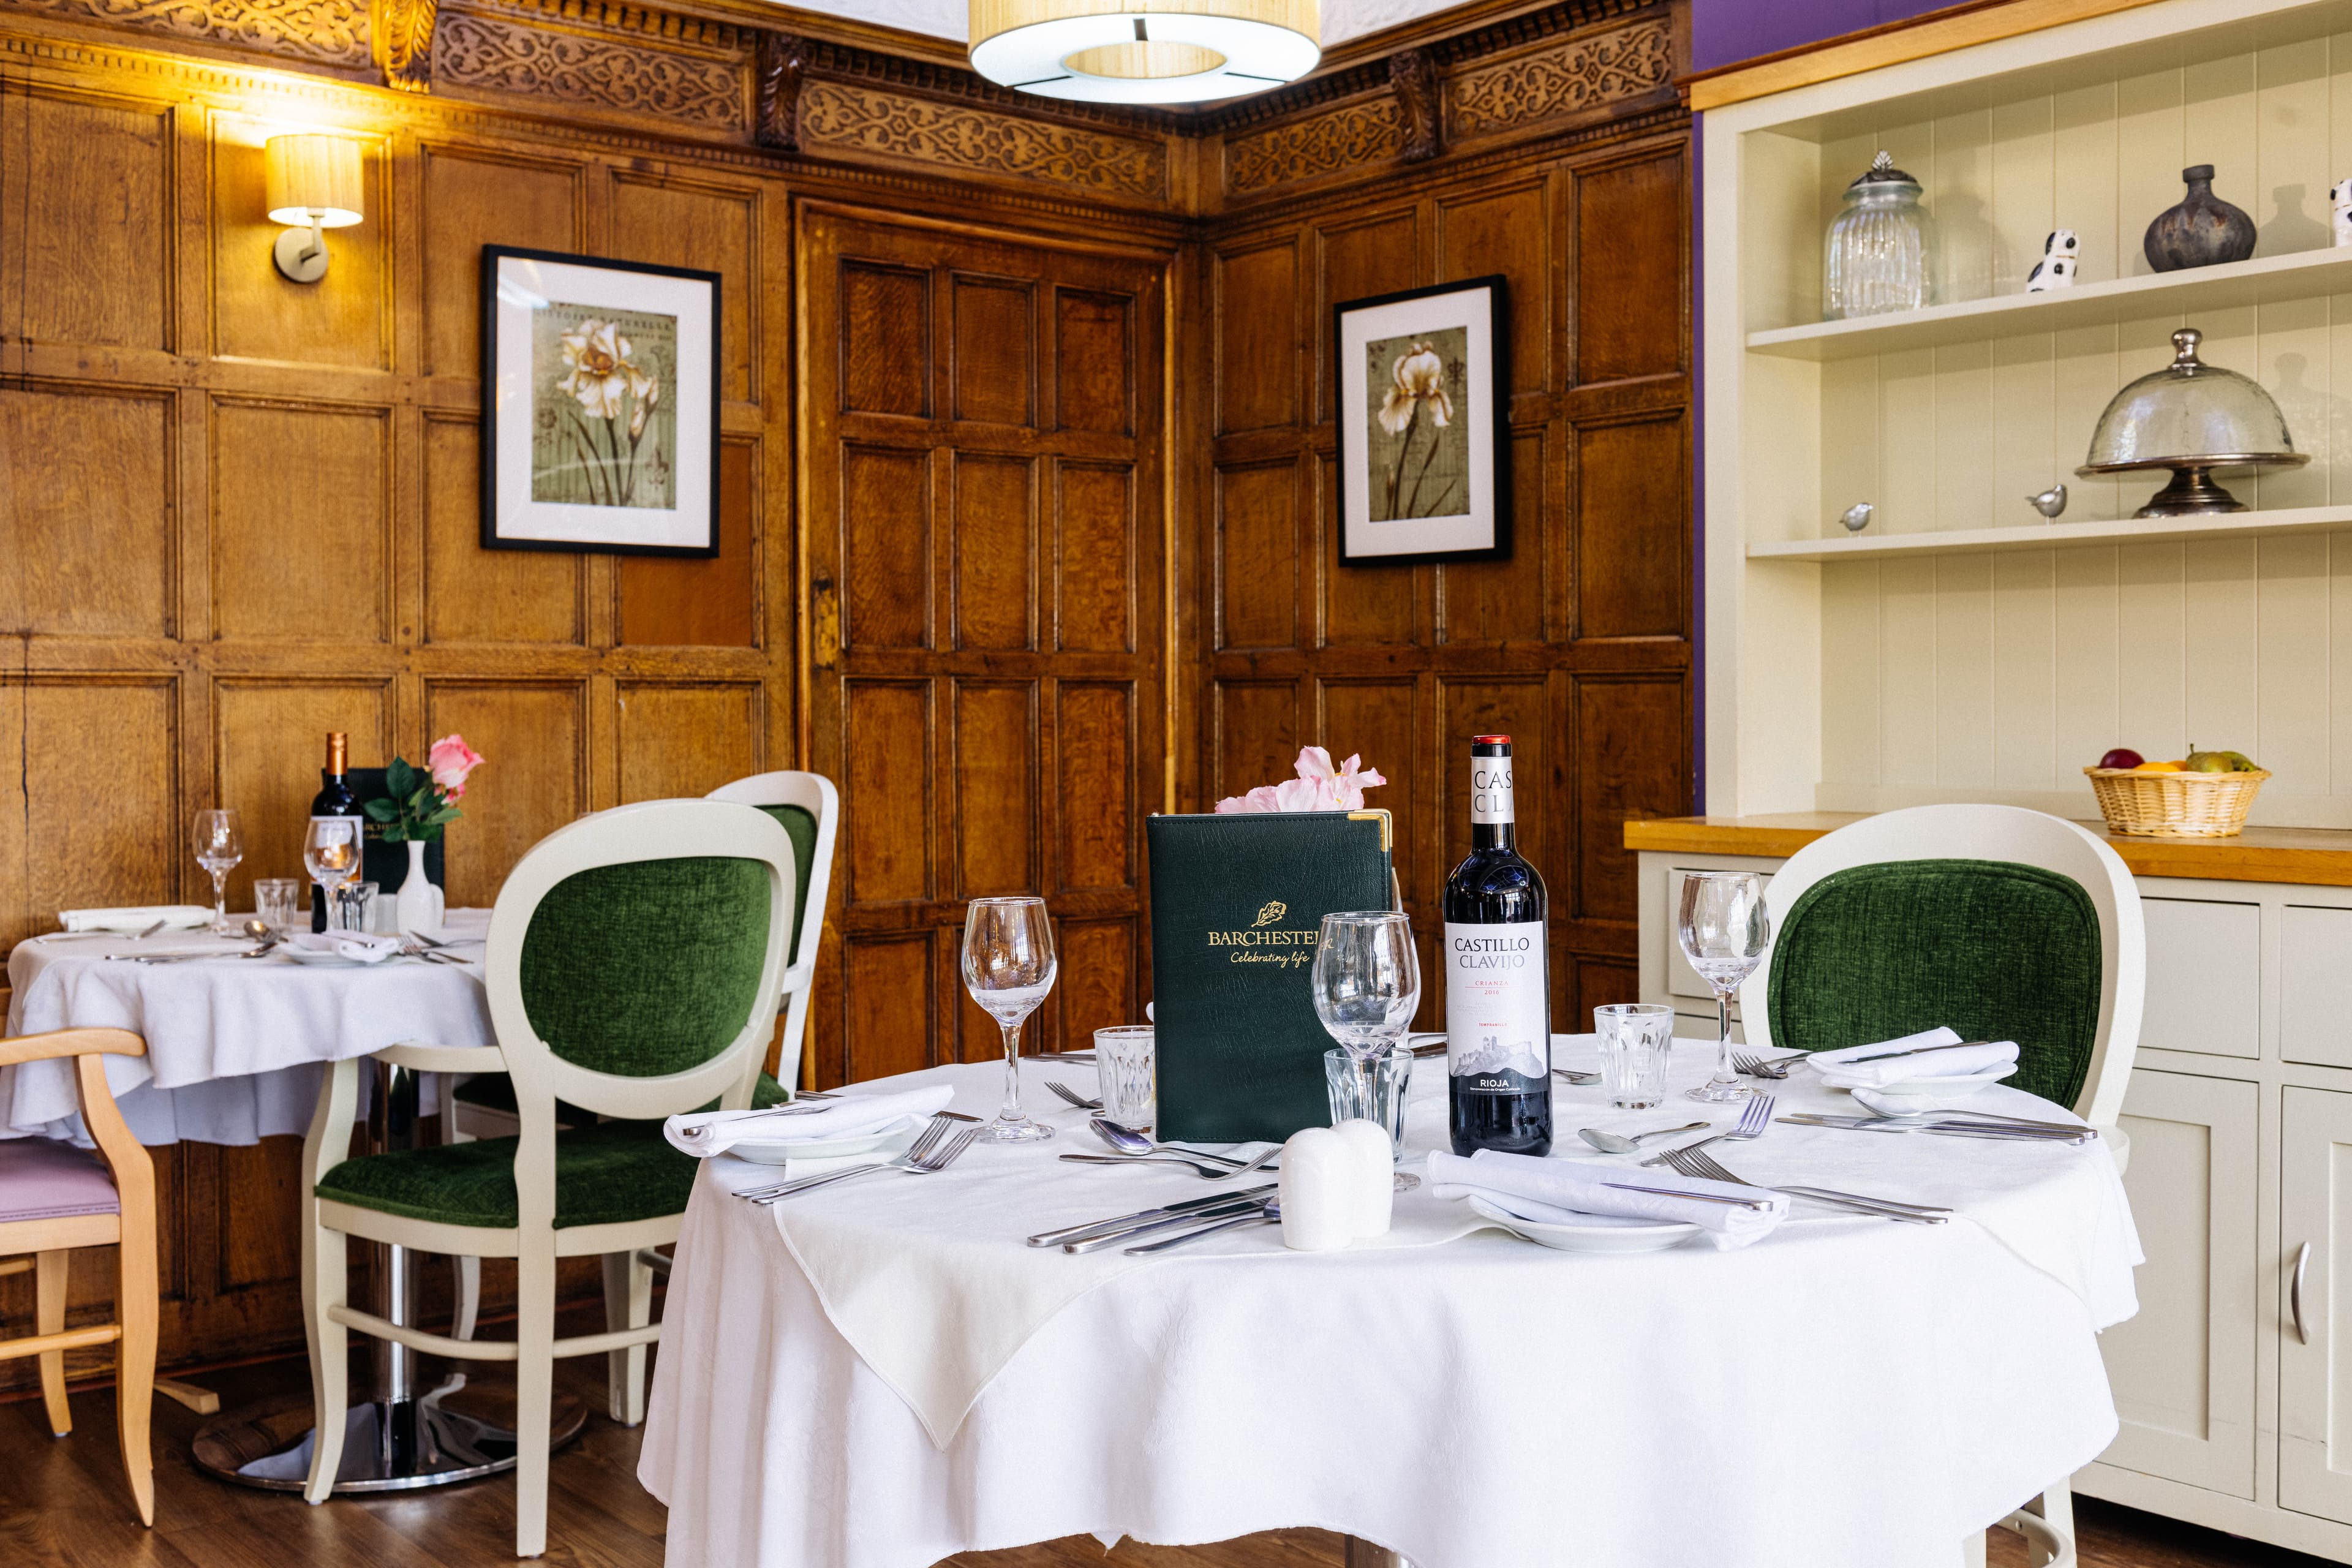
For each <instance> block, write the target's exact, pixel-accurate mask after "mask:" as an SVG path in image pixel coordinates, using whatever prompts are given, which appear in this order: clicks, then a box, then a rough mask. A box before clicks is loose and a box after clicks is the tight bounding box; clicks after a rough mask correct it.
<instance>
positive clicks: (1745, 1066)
mask: <svg viewBox="0 0 2352 1568" xmlns="http://www.w3.org/2000/svg"><path fill="white" fill-rule="evenodd" d="M1810 1055H1811V1052H1809V1051H1799V1052H1798V1053H1797V1054H1796V1055H1795V1056H1792V1057H1775V1058H1772V1059H1771V1060H1770V1061H1769V1062H1768V1061H1766V1060H1765V1059H1764V1058H1762V1057H1759V1056H1757V1055H1756V1054H1755V1053H1753V1052H1752V1051H1734V1052H1732V1053H1731V1065H1732V1066H1734V1067H1736V1068H1738V1069H1739V1070H1740V1071H1741V1072H1744V1073H1746V1074H1747V1075H1748V1077H1749V1078H1769V1079H1784V1078H1787V1077H1788V1076H1789V1069H1790V1068H1792V1067H1795V1066H1796V1065H1797V1064H1798V1063H1799V1062H1801V1061H1803V1060H1804V1059H1805V1058H1806V1057H1808V1056H1810Z"/></svg>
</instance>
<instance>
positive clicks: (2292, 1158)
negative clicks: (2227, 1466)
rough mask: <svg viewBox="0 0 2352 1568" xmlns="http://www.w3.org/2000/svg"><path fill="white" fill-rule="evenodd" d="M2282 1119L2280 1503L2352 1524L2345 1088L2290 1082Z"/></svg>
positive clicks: (2349, 1153)
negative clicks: (2340, 1265)
mask: <svg viewBox="0 0 2352 1568" xmlns="http://www.w3.org/2000/svg"><path fill="white" fill-rule="evenodd" d="M2283 1123H2284V1124H2283V1127H2282V1136H2281V1141H2280V1143H2281V1147H2280V1172H2279V1175H2280V1178H2281V1183H2280V1205H2279V1231H2280V1239H2281V1241H2282V1242H2284V1247H2281V1249H2280V1252H2279V1254H2278V1256H2277V1258H2276V1259H2275V1261H2276V1264H2277V1266H2278V1268H2279V1269H2280V1274H2281V1278H2280V1280H2279V1318H2280V1322H2279V1505H2280V1506H2281V1507H2283V1508H2291V1509H2293V1510H2295V1511H2296V1512H2297V1513H2315V1514H2318V1515H2321V1516H2322V1517H2324V1518H2327V1519H2335V1520H2342V1521H2346V1522H2347V1523H2352V1356H2345V1357H2339V1356H2337V1355H2336V1348H2337V1347H2338V1346H2342V1347H2344V1348H2345V1349H2346V1350H2347V1351H2352V1299H2347V1298H2352V1292H2338V1291H2337V1290H2336V1287H2335V1279H2334V1278H2333V1275H2334V1271H2335V1267H2336V1258H2337V1257H2338V1256H2339V1255H2341V1256H2344V1257H2346V1258H2352V1094H2340V1093H2336V1092H2335V1091H2333V1090H2330V1089H2288V1090H2286V1104H2285V1107H2284V1118H2283ZM2305 1247H2309V1248H2310V1251H2309V1252H2308V1253H2307V1254H2306V1253H2305V1251H2304V1249H2305ZM2298 1263H2300V1265H2301V1268H2300V1270H2299V1272H2300V1273H2301V1275H2302V1288H2301V1289H2300V1290H2297V1289H2296V1282H2295V1276H2296V1274H2297V1272H2298V1268H2297V1265H2298ZM2297 1296H2300V1297H2301V1301H2300V1306H2301V1309H2302V1310H2301V1311H2300V1312H2297V1310H2296V1307H2297V1305H2298V1303H2297V1301H2296V1298H2297ZM2298 1318H2299V1319H2300V1320H2301V1321H2300V1322H2299V1323H2298V1321H2297V1320H2298Z"/></svg>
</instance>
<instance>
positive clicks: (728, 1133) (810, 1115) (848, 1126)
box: [662, 1083, 955, 1160]
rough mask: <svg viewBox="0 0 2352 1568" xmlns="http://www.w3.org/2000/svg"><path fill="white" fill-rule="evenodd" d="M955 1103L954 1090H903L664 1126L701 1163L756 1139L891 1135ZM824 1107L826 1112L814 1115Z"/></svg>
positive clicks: (693, 1116) (699, 1116) (722, 1113)
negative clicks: (900, 1127)
mask: <svg viewBox="0 0 2352 1568" xmlns="http://www.w3.org/2000/svg"><path fill="white" fill-rule="evenodd" d="M954 1098H955V1089H954V1088H953V1086H951V1085H949V1084H944V1083H942V1084H936V1085H929V1086H926V1087H925V1088H922V1089H901V1090H899V1091H898V1092H897V1093H895V1094H852V1095H844V1096H843V1097H842V1098H841V1099H839V1100H803V1101H802V1102H800V1107H799V1109H797V1110H793V1111H791V1112H790V1113H788V1114H786V1113H783V1112H784V1108H783V1107H782V1106H776V1107H772V1108H771V1109H769V1110H690V1111H688V1112H686V1113H685V1114H684V1115H680V1116H673V1117H671V1118H670V1119H669V1120H668V1121H665V1122H663V1123H662V1136H663V1137H665V1138H667V1139H668V1140H669V1142H670V1146H671V1147H672V1148H674V1149H677V1150H678V1151H679V1152H682V1153H688V1154H691V1155H693V1156H694V1157H695V1158H696V1159H698V1160H703V1159H708V1158H709V1157H710V1156H711V1155H713V1154H723V1153H725V1152H727V1151H728V1150H730V1149H731V1148H733V1147H734V1146H735V1145H736V1144H738V1143H740V1142H745V1141H746V1140H751V1139H756V1140H758V1141H759V1142H762V1143H814V1142H818V1141H820V1140H825V1141H830V1140H832V1139H835V1138H860V1137H864V1136H865V1135H866V1134H867V1133H869V1132H887V1131H891V1130H892V1129H894V1128H897V1127H898V1126H900V1125H902V1124H904V1123H905V1122H907V1121H912V1120H917V1119H919V1118H922V1117H926V1116H931V1115H935V1114H937V1113H938V1112H940V1111H942V1110H946V1109H947V1108H948V1101H949V1100H953V1099H954ZM812 1106H821V1107H823V1109H821V1110H811V1109H810V1107H812Z"/></svg>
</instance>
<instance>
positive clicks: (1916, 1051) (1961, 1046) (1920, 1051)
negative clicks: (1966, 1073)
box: [1815, 1040, 1999, 1072]
mask: <svg viewBox="0 0 2352 1568" xmlns="http://www.w3.org/2000/svg"><path fill="white" fill-rule="evenodd" d="M1998 1043H1999V1042H1997V1041H1993V1040H1955V1041H1953V1042H1952V1043H1951V1044H1950V1045H1948V1046H1913V1047H1911V1048H1910V1049H1908V1050H1902V1051H1881V1052H1879V1053H1878V1054H1877V1055H1876V1056H1870V1057H1840V1058H1838V1059H1837V1060H1835V1061H1833V1062H1824V1061H1821V1060H1820V1059H1819V1058H1815V1065H1817V1066H1820V1067H1823V1068H1828V1069H1829V1070H1830V1071H1832V1072H1835V1071H1837V1069H1838V1068H1849V1067H1853V1066H1854V1065H1855V1064H1856V1063H1859V1062H1891V1061H1893V1060H1894V1059H1895V1058H1897V1057H1924V1056H1927V1054H1928V1053H1930V1052H1932V1051H1965V1050H1967V1049H1969V1047H1972V1046H1990V1045H1995V1044H1998Z"/></svg>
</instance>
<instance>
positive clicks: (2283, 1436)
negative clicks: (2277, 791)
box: [1625, 813, 2352, 1563]
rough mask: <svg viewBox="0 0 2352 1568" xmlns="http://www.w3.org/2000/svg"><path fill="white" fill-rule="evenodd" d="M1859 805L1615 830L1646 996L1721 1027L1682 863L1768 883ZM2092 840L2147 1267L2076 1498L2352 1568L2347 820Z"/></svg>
mask: <svg viewBox="0 0 2352 1568" xmlns="http://www.w3.org/2000/svg"><path fill="white" fill-rule="evenodd" d="M1851 820H1853V817H1852V816H1847V815H1839V814H1831V813H1807V814H1802V815H1792V816H1767V817H1761V818H1756V819H1750V820H1747V821H1733V820H1726V819H1719V818H1688V819H1681V820H1669V821H1662V822H1637V823H1629V824H1628V825H1627V826H1626V829H1625V844H1626V847H1628V848H1629V849H1633V850H1635V851H1637V852H1638V854H1639V857H1640V864H1641V879H1642V881H1641V914H1642V957H1641V964H1642V970H1641V984H1642V995H1643V1000H1645V1001H1651V1002H1665V1003H1670V1004H1671V1005H1674V1006H1675V1009H1676V1010H1677V1011H1678V1012H1680V1013H1683V1014H1685V1015H1688V1016H1687V1018H1686V1019H1685V1022H1683V1023H1682V1024H1681V1025H1680V1026H1678V1027H1677V1032H1678V1033H1681V1034H1684V1035H1686V1036H1697V1037H1708V1036H1711V1034H1712V1032H1713V1030H1714V1026H1715V1012H1714V1005H1713V1002H1712V1000H1711V999H1710V998H1711V996H1712V993H1710V992H1709V991H1708V990H1707V988H1706V985H1705V984H1703V983H1702V982H1700V981H1699V979H1698V977H1697V976H1696V974H1695V973H1692V972H1691V971H1690V969H1689V967H1688V966H1687V965H1686V964H1685V963H1683V960H1682V956H1681V953H1680V952H1679V951H1678V949H1677V948H1676V946H1675V936H1674V919H1673V904H1672V889H1673V887H1674V885H1675V876H1676V873H1677V872H1678V871H1681V870H1685V869H1689V870H1715V869H1741V870H1754V871H1758V872H1761V873H1764V874H1767V875H1769V873H1770V872H1771V871H1772V870H1773V869H1775V868H1777V867H1778V866H1779V865H1780V862H1781V861H1782V860H1783V859H1785V858H1787V857H1788V856H1790V855H1791V854H1793V853H1795V852H1796V850H1797V849H1798V848H1800V847H1802V846H1803V845H1804V844H1806V843H1809V842H1811V840H1812V839H1814V838H1816V837H1820V836H1821V835H1822V834H1823V833H1825V832H1827V831H1829V830H1831V829H1832V828H1833V827H1835V826H1839V825H1840V824H1842V823H1843V822H1847V821H1851ZM2108 842H2109V843H2110V844H2112V845H2114V846H2115V847H2116V852H2117V853H2119V854H2121V855H2122V856H2123V858H2124V860H2125V863H2126V865H2127V866H2129V867H2130V868H2131V870H2132V872H2133V874H2134V875H2135V877H2137V879H2138V883H2139V890H2140V896H2141V899H2142V900H2144V902H2143V908H2144V910H2145V911H2146V914H2147V976H2148V991H2147V1019H2146V1023H2145V1025H2144V1026H2143V1028H2142V1031H2141V1035H2140V1042H2139V1054H2138V1056H2137V1058H2135V1061H2134V1065H2133V1070H2132V1078H2131V1087H2130V1089H2129V1092H2128V1094H2127V1095H2126V1099H2125V1101H2124V1116H2123V1126H2124V1129H2125V1131H2126V1132H2127V1133H2128V1134H2129V1135H2130V1138H2131V1159H2130V1168H2129V1170H2128V1171H2127V1173H2126V1175H2125V1178H2124V1179H2125V1184H2126V1186H2127V1187H2128V1188H2129V1190H2130V1192H2131V1199H2132V1213H2133V1215H2134V1217H2135V1218H2136V1219H2137V1222H2138V1225H2139V1233H2140V1244H2141V1246H2142V1247H2143V1249H2144V1250H2145V1251H2146V1252H2147V1263H2146V1265H2144V1266H2143V1267H2142V1268H2140V1270H2139V1272H2138V1275H2137V1286H2138V1291H2139V1303H2140V1310H2139V1315H2138V1316H2137V1317H2136V1318H2133V1319H2131V1320H2130V1321H2126V1322H2124V1323H2119V1324H2117V1325H2116V1327H2114V1328H2112V1329H2109V1330H2108V1331H2106V1333H2105V1335H2104V1336H2102V1340H2101V1348H2102V1350H2103V1351H2104V1352H2105V1356H2106V1361H2107V1371H2108V1374H2109V1377H2110V1379H2111V1381H2112V1382H2113V1384H2114V1387H2115V1394H2116V1410H2117V1412H2118V1414H2119V1415H2120V1416H2121V1418H2122V1422H2123V1430H2122V1433H2121V1435H2120V1436H2117V1437H2116V1441H2115V1444H2114V1446H2113V1447H2110V1448H2109V1449H2108V1450H2107V1452H2106V1453H2105V1456H2103V1457H2102V1458H2101V1459H2100V1461H2099V1462H2098V1463H2097V1464H2095V1465H2092V1466H2090V1467H2089V1468H2086V1469H2084V1471H2083V1472H2082V1473H2081V1474H2079V1475H2077V1476H2076V1477H2075V1478H2074V1486H2075V1489H2077V1490H2078V1491H2081V1492H2084V1493H2086V1494H2088V1495H2090V1496H2092V1497H2102V1498H2110V1499H2113V1500H2116V1501H2117V1502H2123V1503H2128V1504H2130V1505H2131V1506H2133V1507H2135V1508H2143V1509H2147V1510H2150V1511H2152V1512H2155V1513H2160V1514H2167V1515H2169V1516H2171V1517H2173V1518H2175V1519H2185V1520H2189V1521H2194V1522H2196V1523H2199V1524H2203V1525H2210V1526H2211V1527H2213V1528H2214V1529H2217V1530H2225V1531H2231V1532H2232V1533H2234V1534H2238V1535H2245V1536H2252V1537H2253V1538H2255V1539H2257V1540H2261V1541H2267V1542H2273V1543H2274V1544H2276V1545H2280V1546H2285V1547H2290V1548H2293V1549H2294V1550H2296V1551H2300V1552H2312V1553H2314V1554H2315V1555H2318V1556H2322V1557H2327V1558H2332V1559H2334V1560H2336V1561H2337V1562H2342V1563H2352V833H2347V832H2329V831H2324V830H2319V831H2315V830H2301V831H2298V830H2294V829H2260V828H2257V829H2250V830H2249V831H2248V833H2247V834H2246V835H2245V836H2244V837H2242V838H2237V839H2225V840H2220V841H2215V842H2210V843H2192V842H2186V841H2180V842H2152V841H2148V840H2134V839H2125V838H2110V839H2109V840H2108ZM2339 1259H2340V1260H2342V1261H2343V1262H2344V1263H2345V1264H2346V1271H2345V1274H2344V1276H2343V1278H2342V1283H2343V1284H2344V1286H2345V1290H2344V1292H2343V1293H2342V1294H2341V1295H2339V1293H2338V1292H2337V1291H2336V1289H2335V1288H2334V1287H2335V1285H2336V1282H2337V1281H2336V1279H2335V1277H2334V1269H2335V1265H2336V1262H2337V1261H2338V1260H2339ZM2298 1277H2299V1278H2300V1281H2301V1283H2300V1287H2299V1289H2298V1286H2297V1283H2296V1281H2297V1279H2298Z"/></svg>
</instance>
